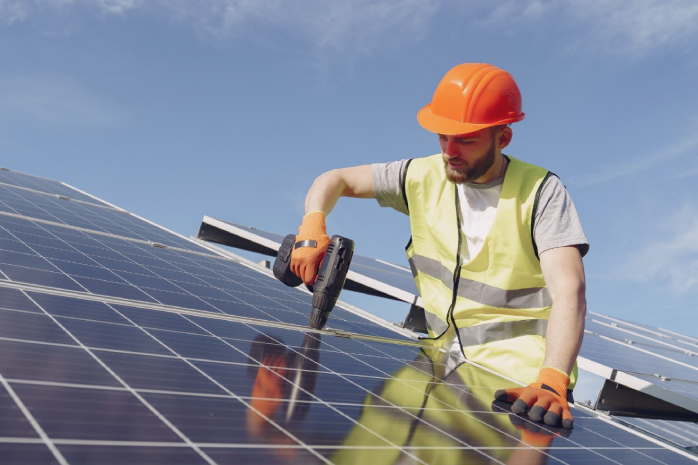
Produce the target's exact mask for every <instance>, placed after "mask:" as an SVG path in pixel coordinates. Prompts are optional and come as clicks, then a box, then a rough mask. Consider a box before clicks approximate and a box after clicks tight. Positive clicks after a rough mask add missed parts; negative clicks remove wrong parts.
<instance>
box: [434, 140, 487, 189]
mask: <svg viewBox="0 0 698 465" xmlns="http://www.w3.org/2000/svg"><path fill="white" fill-rule="evenodd" d="M496 154H497V151H496V148H495V143H494V141H492V145H490V148H489V149H487V153H485V156H484V157H482V158H481V159H480V160H478V161H476V162H475V163H474V164H473V165H472V166H465V167H463V168H460V169H453V168H451V167H450V166H448V163H447V162H446V161H445V160H444V169H445V170H446V179H448V180H449V181H451V182H452V183H455V184H464V183H466V182H473V181H476V180H477V179H479V178H481V177H482V176H483V175H484V174H485V173H487V171H488V170H489V169H490V168H492V165H494V160H495V158H496V157H495V156H496Z"/></svg>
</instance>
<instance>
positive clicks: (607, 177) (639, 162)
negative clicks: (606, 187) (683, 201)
mask: <svg viewBox="0 0 698 465" xmlns="http://www.w3.org/2000/svg"><path fill="white" fill-rule="evenodd" d="M696 155H698V134H692V135H690V136H688V137H686V138H684V139H682V140H679V141H678V142H676V143H675V144H672V145H670V146H668V147H664V148H662V149H659V150H656V151H654V152H651V153H648V154H644V155H642V154H641V155H637V156H633V157H625V158H623V160H622V161H619V162H618V163H615V164H609V165H607V166H602V167H600V168H599V169H598V170H597V171H595V172H592V173H588V174H584V175H579V176H572V177H570V180H569V182H570V184H572V185H576V186H589V185H594V184H600V183H603V182H608V181H613V180H616V179H619V178H622V177H625V176H629V175H633V174H636V173H641V172H643V171H648V170H652V169H654V168H657V167H660V166H664V165H667V164H668V163H669V162H671V161H674V160H677V159H680V158H688V157H690V158H691V159H693V158H695V157H696ZM674 166H676V167H683V166H685V165H683V164H681V163H674ZM684 175H686V172H685V171H681V172H677V173H675V174H674V175H673V176H672V175H669V176H670V177H673V178H678V177H684Z"/></svg>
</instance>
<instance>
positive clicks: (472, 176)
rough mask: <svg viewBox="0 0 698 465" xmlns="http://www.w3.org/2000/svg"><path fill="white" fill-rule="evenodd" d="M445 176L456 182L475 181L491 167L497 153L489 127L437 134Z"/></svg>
mask: <svg viewBox="0 0 698 465" xmlns="http://www.w3.org/2000/svg"><path fill="white" fill-rule="evenodd" d="M439 144H440V145H441V152H442V154H443V160H444V169H445V170H446V178H447V179H448V180H449V181H451V182H454V183H456V184H462V183H464V182H477V180H478V179H480V178H481V177H482V176H483V175H484V174H485V173H487V171H488V170H489V169H490V168H491V167H492V165H493V164H494V161H495V157H496V154H497V150H496V144H495V137H494V134H493V133H492V131H491V130H490V129H489V128H486V129H481V130H480V131H477V132H472V133H469V134H461V135H458V136H447V135H444V134H439Z"/></svg>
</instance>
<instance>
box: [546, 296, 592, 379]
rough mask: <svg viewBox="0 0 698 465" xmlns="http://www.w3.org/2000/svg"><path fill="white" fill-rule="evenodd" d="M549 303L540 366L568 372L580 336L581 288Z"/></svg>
mask: <svg viewBox="0 0 698 465" xmlns="http://www.w3.org/2000/svg"><path fill="white" fill-rule="evenodd" d="M575 294H576V295H575ZM553 302H554V303H553V308H552V310H551V311H550V319H549V320H548V331H547V335H546V342H545V360H544V362H543V366H550V367H553V368H557V369H559V370H562V371H564V372H565V373H568V374H569V373H570V372H571V371H572V367H573V366H574V362H575V360H576V359H577V355H578V354H579V349H580V348H581V346H582V339H583V337H584V316H585V314H586V299H585V297H584V291H583V290H580V291H579V292H577V293H574V294H567V295H558V296H557V297H556V298H555V300H554V301H553Z"/></svg>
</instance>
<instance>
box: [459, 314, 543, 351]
mask: <svg viewBox="0 0 698 465" xmlns="http://www.w3.org/2000/svg"><path fill="white" fill-rule="evenodd" d="M547 329H548V320H541V319H538V318H534V319H531V320H517V321H502V322H498V323H484V324H481V325H477V326H468V327H465V328H458V336H459V337H460V343H461V345H462V346H463V347H471V346H477V345H481V344H487V343H488V342H495V341H503V340H505V339H513V338H515V337H521V336H541V337H545V332H546V331H547Z"/></svg>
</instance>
